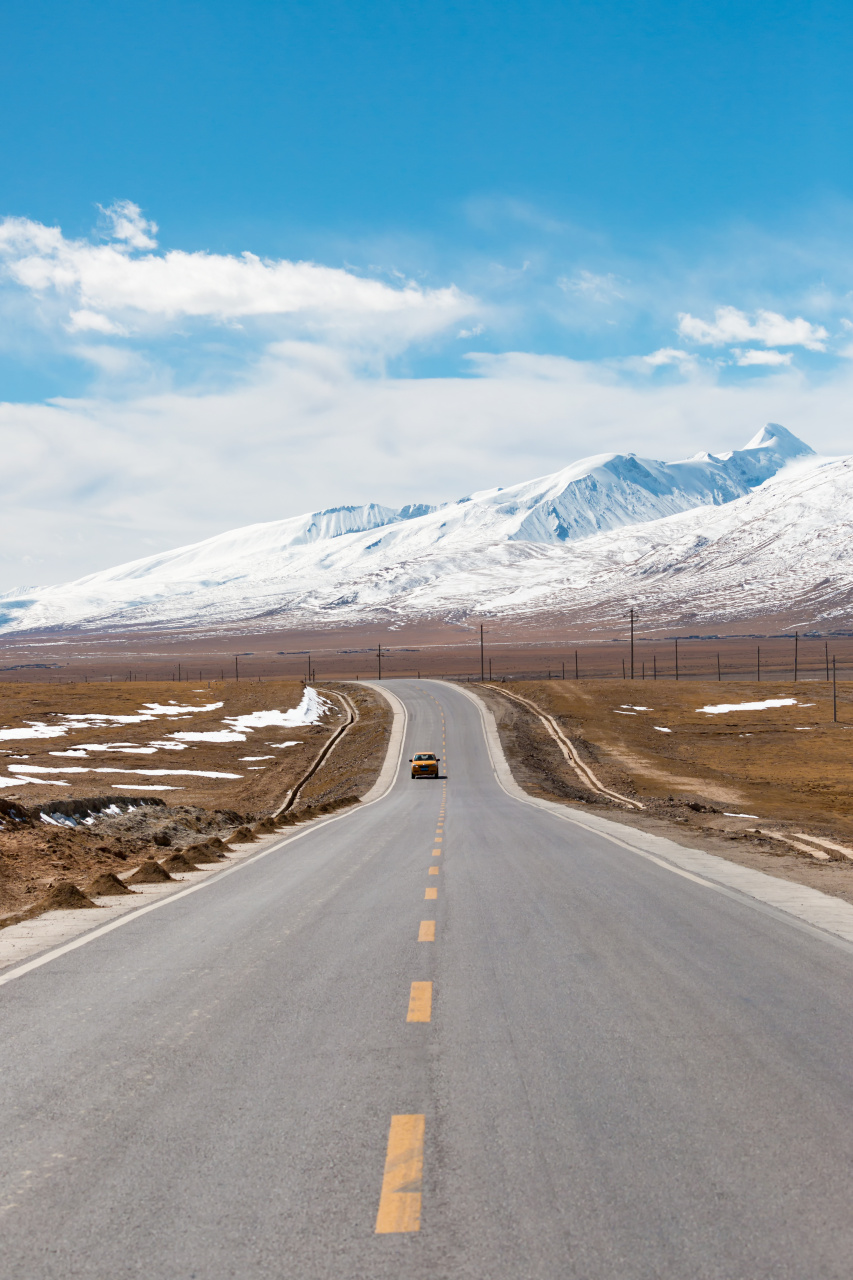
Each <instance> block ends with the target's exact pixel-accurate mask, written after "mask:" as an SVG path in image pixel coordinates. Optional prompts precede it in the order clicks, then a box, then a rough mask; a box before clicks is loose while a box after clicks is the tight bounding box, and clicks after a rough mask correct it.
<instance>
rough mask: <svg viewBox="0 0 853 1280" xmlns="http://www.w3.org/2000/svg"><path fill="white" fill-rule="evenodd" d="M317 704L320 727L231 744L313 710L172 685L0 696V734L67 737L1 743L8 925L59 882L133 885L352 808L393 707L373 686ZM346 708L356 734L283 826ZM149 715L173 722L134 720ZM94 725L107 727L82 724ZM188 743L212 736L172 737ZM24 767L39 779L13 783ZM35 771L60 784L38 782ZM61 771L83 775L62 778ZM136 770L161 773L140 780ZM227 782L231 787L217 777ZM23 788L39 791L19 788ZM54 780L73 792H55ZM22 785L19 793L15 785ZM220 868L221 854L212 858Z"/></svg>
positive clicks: (266, 692)
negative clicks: (184, 854) (250, 720)
mask: <svg viewBox="0 0 853 1280" xmlns="http://www.w3.org/2000/svg"><path fill="white" fill-rule="evenodd" d="M317 692H318V693H319V694H320V695H321V696H322V697H324V698H325V699H326V702H327V703H328V706H327V707H326V708H325V709H324V714H323V715H322V716H321V717H320V718H319V720H318V723H316V724H303V725H299V724H287V725H277V724H274V723H273V724H270V723H264V724H254V726H252V725H251V724H246V723H245V721H244V723H243V725H242V729H241V732H242V738H241V739H240V740H237V741H234V740H230V739H228V738H227V734H228V733H229V732H231V733H236V732H237V730H235V728H234V721H235V720H237V719H238V718H239V717H247V716H252V715H255V716H256V719H261V720H262V719H265V718H266V719H269V718H270V717H268V716H267V715H266V713H268V712H270V711H278V712H281V713H287V712H288V711H290V712H294V711H295V709H296V708H297V707H299V706H300V705H302V701H303V699H304V689H303V687H302V686H301V684H298V683H296V682H293V681H276V682H267V683H264V684H263V685H259V684H253V685H249V684H243V683H242V682H241V684H240V685H239V686H238V685H237V684H236V683H231V684H228V685H222V686H219V687H216V688H211V689H208V688H207V687H205V688H204V689H201V688H198V689H194V688H193V686H190V687H189V689H188V688H187V686H186V685H184V686H178V689H177V692H176V686H175V685H174V684H171V683H170V684H169V685H166V686H163V687H160V688H152V686H146V687H145V689H144V691H143V692H142V693H140V692H139V689H138V686H136V685H131V684H127V685H115V686H113V687H112V688H110V687H106V688H105V687H104V686H103V685H98V686H91V685H90V686H87V685H77V686H71V685H65V686H60V687H57V688H56V690H55V693H54V690H53V689H45V687H44V686H30V687H29V688H28V687H27V686H23V685H16V686H14V687H12V686H7V687H6V688H5V689H2V690H0V694H2V695H4V696H2V698H0V727H3V728H5V729H6V730H9V729H17V730H19V731H20V732H21V734H22V735H23V733H26V731H27V730H28V729H32V728H33V727H34V726H35V727H36V728H38V726H47V727H48V728H50V729H54V728H58V729H61V730H62V732H61V733H58V734H56V735H55V736H49V737H47V736H45V737H26V736H16V737H7V738H5V739H0V751H2V754H0V780H6V781H7V785H6V786H5V787H4V788H3V789H2V790H0V927H2V926H3V924H7V923H11V922H13V921H15V920H17V919H19V918H20V917H21V914H22V913H26V914H28V915H29V914H35V913H37V912H38V911H39V910H47V909H50V908H51V907H55V906H56V905H59V904H58V900H54V899H56V895H55V894H53V895H52V896H51V894H52V890H53V889H54V888H55V887H56V885H57V884H62V883H65V882H68V883H71V884H73V885H75V886H76V887H77V888H79V889H81V890H83V891H85V890H86V889H87V888H88V887H90V886H92V884H93V883H94V882H95V881H96V879H97V878H98V877H99V876H109V875H111V874H112V875H119V876H121V877H122V878H128V876H129V874H130V873H131V872H132V871H133V870H134V868H136V867H138V866H139V865H140V864H141V863H143V862H145V861H147V860H151V859H158V860H160V861H163V860H164V859H167V858H168V857H169V856H170V855H171V856H174V854H175V853H176V852H180V851H190V852H193V851H200V850H202V849H204V848H206V847H207V846H208V842H209V841H211V840H213V842H214V844H217V843H219V842H222V843H224V842H225V841H227V840H228V839H229V837H232V836H233V835H234V834H235V833H241V834H242V836H243V837H244V838H251V832H252V831H253V830H254V831H255V832H258V827H260V832H258V833H259V834H263V833H267V832H269V831H273V830H275V829H276V826H287V825H290V824H292V823H294V822H298V821H305V820H307V819H309V818H311V817H313V816H315V815H316V814H318V813H323V812H330V811H331V810H333V809H335V808H338V807H340V806H341V805H343V804H352V803H356V802H357V800H358V798H359V797H360V796H362V795H364V794H365V792H366V791H367V790H369V788H370V787H371V786H372V785H373V782H374V781H375V780H376V777H377V776H378V774H379V771H380V769H381V767H382V762H383V760H384V757H385V752H386V749H387V744H388V738H389V734H390V726H391V712H390V709H389V707H388V705H387V703H386V702H385V701H384V700H383V699H382V698H380V697H378V696H377V695H376V694H374V693H373V691H372V690H370V689H369V688H367V687H364V686H358V685H349V684H347V685H345V686H344V685H342V686H321V687H319V688H318V690H317ZM167 695H168V696H167ZM343 697H345V698H346V699H348V700H349V702H350V703H351V704H352V705H353V706H354V707H355V710H356V713H357V719H356V721H355V723H354V724H353V725H352V726H351V727H350V728H349V729H348V730H347V731H346V733H345V734H344V735H343V736H342V737H341V738H339V740H338V741H337V743H336V744H335V746H334V747H333V748H332V750H331V752H330V754H329V755H328V757H327V758H326V759H325V760H324V761H323V763H322V764H321V766H320V768H319V769H318V770H317V772H316V773H315V774H314V775H313V776H312V777H311V778H310V779H309V780H308V782H307V783H306V784H305V785H304V786H303V787H301V788H300V789H299V791H298V793H297V796H296V799H295V801H294V803H293V805H292V807H291V808H290V809H289V810H288V813H287V814H286V815H285V816H283V817H282V818H281V819H280V820H274V819H273V817H272V815H274V814H276V813H277V812H278V810H279V809H280V808H281V806H282V804H283V803H284V801H285V800H286V799H287V797H288V796H289V794H290V793H291V791H292V789H293V788H294V786H296V785H297V784H298V783H299V782H300V781H301V780H302V778H303V777H304V776H305V773H306V771H307V770H308V769H309V767H310V766H311V764H312V763H313V762H314V760H315V759H316V757H317V755H318V753H319V752H320V751H321V750H322V749H323V747H324V745H325V744H326V743H328V741H329V739H330V738H331V736H332V735H333V734H334V733H335V732H336V731H337V730H338V729H339V728H340V727H341V725H342V724H343V723H344V722H345V721H346V719H347V718H348V715H349V712H348V709H347V705H346V702H345V701H344V700H343ZM214 702H221V703H223V705H222V706H220V707H216V708H212V709H210V710H204V711H197V710H192V711H189V712H183V711H174V713H173V714H169V710H170V709H171V708H173V707H174V708H181V707H198V706H204V707H205V708H207V707H209V706H210V704H212V703H214ZM146 704H147V705H149V706H150V705H152V704H154V705H156V706H160V707H163V708H165V709H166V711H165V712H164V713H163V714H162V715H161V714H160V713H159V712H158V713H157V714H156V715H155V717H154V719H148V720H146V719H142V720H138V719H136V717H137V716H138V715H139V713H140V711H144V708H145V706H146ZM309 710H310V708H309ZM256 713H264V714H263V715H261V716H257V715H256ZM85 715H89V716H92V715H97V716H103V717H106V716H109V717H112V719H111V720H110V721H109V723H107V722H106V721H105V720H100V721H99V720H92V719H89V720H87V721H83V720H82V718H81V719H79V720H76V721H75V719H74V717H83V716H85ZM118 717H121V718H122V719H123V721H124V722H123V723H122V722H119V721H118ZM297 718H298V717H297ZM226 722H230V723H226ZM39 732H42V729H39ZM181 733H183V734H193V735H213V738H207V739H205V738H204V737H202V740H201V741H198V740H187V739H182V738H177V737H174V736H172V735H174V734H181ZM176 743H179V744H180V749H179V750H177V751H175V750H174V744H176ZM285 743H290V744H292V745H290V746H285V745H284V744H285ZM152 746H153V750H152ZM19 763H20V764H23V763H26V765H27V766H28V767H30V768H32V769H33V770H34V771H33V772H31V773H20V774H17V775H16V774H14V773H12V772H10V768H9V767H10V765H14V764H19ZM4 766H5V767H4ZM126 766H127V767H126ZM250 766H251V767H250ZM39 767H43V768H45V769H52V770H55V772H51V773H47V772H45V773H43V774H39V773H38V772H35V770H37V769H38V768H39ZM66 768H71V769H78V770H79V772H71V773H66V772H60V770H64V769H66ZM140 769H146V770H151V771H157V770H164V771H165V772H164V773H157V772H146V773H139V772H133V771H135V770H140ZM176 770H181V771H182V772H175V771H176ZM223 774H225V775H231V776H225V777H222V776H217V775H223ZM27 777H35V778H36V779H37V781H35V782H26V783H23V782H21V780H22V779H25V778H27ZM50 779H55V780H57V781H59V782H61V783H64V784H65V785H62V786H56V785H55V784H54V785H51V783H50V781H48V780H50ZM137 780H138V783H139V786H138V789H134V785H133V784H134V782H136V781H137ZM16 781H17V782H21V785H20V786H18V785H10V784H13V783H14V782H16ZM95 788H101V790H95ZM148 788H151V789H150V790H149V789H148ZM161 788H162V789H161ZM217 856H218V857H221V856H222V853H221V851H219V852H216V851H214V853H213V854H212V855H211V859H208V860H212V859H213V858H214V857H217ZM78 905H79V903H78Z"/></svg>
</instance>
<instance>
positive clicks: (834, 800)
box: [472, 679, 853, 902]
mask: <svg viewBox="0 0 853 1280" xmlns="http://www.w3.org/2000/svg"><path fill="white" fill-rule="evenodd" d="M472 687H473V686H472ZM478 687H479V686H478ZM481 692H482V695H483V696H484V697H485V698H486V700H487V701H488V703H489V705H490V706H491V707H492V709H493V711H494V712H495V715H496V718H497V720H498V726H499V730H500V733H501V737H502V740H503V743H504V749H505V751H506V754H507V757H508V759H509V760H510V762H511V764H512V767H513V770H514V772H515V775H516V777H517V778H518V780H519V781H520V782H521V783H522V785H524V786H525V787H526V788H527V789H528V790H529V791H531V792H532V793H534V794H538V795H541V796H544V797H547V798H549V799H559V800H562V801H563V802H564V803H567V804H569V805H575V806H578V807H582V808H585V809H586V810H587V811H592V810H595V809H597V810H599V811H601V812H602V813H604V812H606V813H607V816H608V817H610V818H613V819H615V820H616V821H619V822H625V823H628V824H630V825H632V826H635V827H640V828H643V829H646V830H650V831H655V832H657V833H659V834H665V835H667V836H668V837H670V838H672V839H675V840H676V841H678V842H679V843H682V844H685V845H689V846H692V847H696V848H704V849H708V850H709V851H711V852H714V853H718V854H720V855H722V856H723V857H726V858H728V859H730V860H733V861H736V862H740V863H742V864H743V865H747V866H751V867H754V868H757V869H759V870H762V871H767V872H769V873H770V874H772V875H776V876H780V877H782V878H784V879H790V880H796V881H798V882H799V883H803V884H809V885H812V886H813V887H816V888H819V889H822V890H823V891H824V892H827V893H831V894H835V895H837V896H840V897H843V898H846V899H847V900H848V901H850V902H853V684H851V683H850V682H839V683H837V687H836V699H835V714H837V720H833V714H834V708H833V690H832V684H831V682H830V683H827V682H826V681H825V680H823V681H815V680H798V681H797V682H796V683H794V682H793V681H784V682H783V681H772V682H771V681H761V682H760V683H759V682H756V681H737V682H735V681H727V682H723V683H720V682H718V681H700V680H679V681H678V682H676V681H675V680H657V681H648V680H646V681H642V680H636V679H635V680H633V681H631V680H624V681H623V680H606V681H605V680H590V681H583V680H580V681H574V680H566V681H563V680H538V681H512V682H511V683H509V684H506V685H500V684H495V685H491V686H489V685H485V686H482V688H481ZM507 694H510V695H512V694H515V695H520V696H522V697H524V698H526V699H528V700H529V701H530V702H531V703H533V704H534V705H535V706H536V707H538V708H539V709H541V710H542V711H543V712H545V713H546V714H547V715H550V716H552V717H553V718H554V720H555V721H556V722H557V723H558V724H559V726H560V727H561V728H562V729H563V730H564V732H565V733H566V735H567V736H568V737H569V738H570V739H571V741H572V743H573V744H574V746H575V748H576V749H577V750H578V752H579V755H580V757H581V759H582V760H583V761H584V762H585V763H587V764H589V765H590V767H591V768H592V769H593V770H594V772H595V776H596V777H597V778H598V779H599V780H600V781H601V782H602V783H603V784H604V786H606V787H609V788H612V789H614V790H615V791H617V792H619V793H621V794H622V795H625V796H627V797H629V798H631V799H634V800H637V801H639V802H640V803H641V804H642V805H643V808H642V809H641V810H637V811H628V810H627V808H626V807H625V806H620V805H619V804H618V803H615V802H611V801H609V800H607V799H606V798H605V797H602V796H598V795H594V794H593V793H591V792H590V791H589V790H588V789H587V788H585V787H584V785H583V782H582V780H581V779H580V778H579V777H578V774H577V773H576V771H575V770H574V769H572V768H571V766H570V765H569V763H568V762H567V761H566V759H565V757H564V756H563V754H562V753H561V751H560V749H559V746H558V744H557V743H556V742H555V741H554V739H553V738H552V737H550V736H549V734H548V732H547V730H546V728H545V727H544V726H543V724H542V723H541V722H540V721H538V720H537V718H536V716H535V715H533V714H531V713H530V712H529V711H528V710H527V709H526V708H525V707H523V706H521V705H519V704H518V703H516V702H515V701H514V700H513V699H512V698H511V697H510V696H507ZM766 701H771V702H772V701H783V702H786V703H787V705H782V706H769V707H764V708H762V709H757V708H756V709H748V708H746V707H741V708H737V709H735V710H730V711H725V712H708V711H703V710H702V708H704V707H719V706H720V704H726V705H731V704H738V703H763V702H766ZM845 851H846V852H845Z"/></svg>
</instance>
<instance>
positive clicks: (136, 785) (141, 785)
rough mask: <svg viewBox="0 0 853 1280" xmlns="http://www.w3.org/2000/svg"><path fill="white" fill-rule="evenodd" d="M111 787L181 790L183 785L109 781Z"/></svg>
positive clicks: (138, 789) (136, 789) (140, 789)
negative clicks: (170, 785)
mask: <svg viewBox="0 0 853 1280" xmlns="http://www.w3.org/2000/svg"><path fill="white" fill-rule="evenodd" d="M66 785H67V783H66ZM110 786H111V787H122V788H124V787H131V788H132V789H133V790H134V791H183V789H184V788H183V787H166V786H163V785H162V784H158V785H156V786H153V785H151V784H149V783H146V782H111V783H110Z"/></svg>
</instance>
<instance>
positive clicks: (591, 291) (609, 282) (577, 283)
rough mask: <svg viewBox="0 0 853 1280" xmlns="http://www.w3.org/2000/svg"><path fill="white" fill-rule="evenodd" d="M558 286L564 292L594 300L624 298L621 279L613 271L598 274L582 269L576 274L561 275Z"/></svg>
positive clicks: (604, 300) (603, 300)
mask: <svg viewBox="0 0 853 1280" xmlns="http://www.w3.org/2000/svg"><path fill="white" fill-rule="evenodd" d="M557 284H558V286H559V287H560V288H561V289H562V290H563V292H564V293H575V294H579V295H580V297H582V298H589V299H590V300H591V301H592V302H612V301H613V299H614V298H622V297H624V294H622V293H621V292H620V287H621V281H620V280H619V279H618V277H617V276H615V275H613V273H612V272H608V273H607V275H603V276H598V275H596V274H595V272H594V271H585V270H581V271H579V272H578V273H577V274H576V275H574V276H571V277H570V276H560V277H559V279H558V280H557Z"/></svg>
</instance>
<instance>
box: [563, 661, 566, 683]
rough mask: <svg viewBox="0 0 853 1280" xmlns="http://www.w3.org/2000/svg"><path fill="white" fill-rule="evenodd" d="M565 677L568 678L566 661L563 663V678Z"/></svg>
mask: <svg viewBox="0 0 853 1280" xmlns="http://www.w3.org/2000/svg"><path fill="white" fill-rule="evenodd" d="M565 678H566V664H565V662H564V663H563V679H564V680H565Z"/></svg>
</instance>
